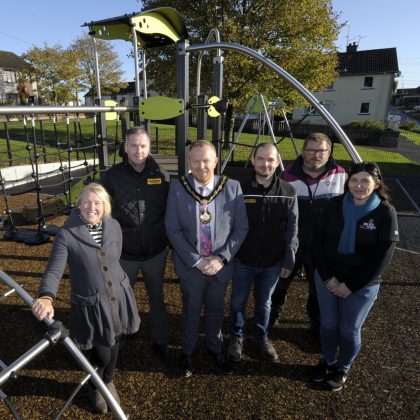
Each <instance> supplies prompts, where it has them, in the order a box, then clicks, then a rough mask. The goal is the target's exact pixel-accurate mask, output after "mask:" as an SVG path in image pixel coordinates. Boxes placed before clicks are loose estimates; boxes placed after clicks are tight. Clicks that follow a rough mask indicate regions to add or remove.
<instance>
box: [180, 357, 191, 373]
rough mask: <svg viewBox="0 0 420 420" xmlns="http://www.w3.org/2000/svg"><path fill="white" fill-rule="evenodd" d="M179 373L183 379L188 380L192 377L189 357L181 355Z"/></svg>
mask: <svg viewBox="0 0 420 420" xmlns="http://www.w3.org/2000/svg"><path fill="white" fill-rule="evenodd" d="M180 366H181V371H182V373H183V375H184V377H185V378H189V377H190V376H191V375H192V364H191V356H188V355H186V354H184V353H183V354H182V356H181V364H180Z"/></svg>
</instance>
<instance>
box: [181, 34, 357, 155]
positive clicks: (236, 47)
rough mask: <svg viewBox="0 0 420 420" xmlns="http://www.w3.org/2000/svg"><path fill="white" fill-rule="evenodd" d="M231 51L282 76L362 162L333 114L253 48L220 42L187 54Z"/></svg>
mask: <svg viewBox="0 0 420 420" xmlns="http://www.w3.org/2000/svg"><path fill="white" fill-rule="evenodd" d="M217 48H222V49H231V50H236V51H240V52H243V53H245V54H248V55H249V56H251V57H253V58H255V59H256V60H257V61H260V62H261V63H263V64H264V65H266V66H267V67H269V68H271V69H272V70H273V71H274V72H276V73H277V74H278V75H279V76H281V77H282V78H283V79H284V80H286V82H288V83H289V84H290V85H292V86H293V87H294V88H295V89H296V90H297V91H298V92H299V93H300V94H301V95H302V96H303V97H304V98H305V99H306V100H307V101H308V102H309V103H310V104H311V105H312V106H313V107H314V108H316V110H317V111H318V112H319V114H320V115H321V116H322V117H323V118H324V120H325V121H326V122H327V123H328V124H329V126H330V127H331V129H332V130H333V131H334V133H335V134H336V136H337V137H338V138H339V139H340V141H341V143H342V144H343V146H344V148H345V149H346V150H347V152H348V153H349V155H350V157H351V158H352V159H353V161H355V162H361V161H362V159H361V157H360V155H359V154H358V153H357V151H356V149H355V148H354V146H353V144H352V143H351V141H350V139H349V138H348V137H347V135H346V133H345V132H344V130H343V129H342V128H341V127H340V125H339V124H338V123H337V122H336V121H335V119H334V118H333V117H332V116H331V114H330V113H329V112H328V111H327V110H326V109H325V108H324V107H323V106H322V105H321V103H320V102H319V101H318V99H317V98H315V96H314V95H313V94H312V93H311V92H309V90H307V89H306V88H305V87H304V86H303V85H302V84H301V83H299V82H298V81H297V80H296V79H295V78H294V77H293V76H291V75H290V74H289V73H287V72H286V71H285V70H284V69H283V68H282V67H280V66H278V65H277V64H275V63H274V62H272V61H271V60H269V59H268V58H266V57H264V56H263V55H262V54H260V53H258V52H257V51H254V50H253V49H251V48H248V47H245V46H243V45H240V44H234V43H229V42H218V43H213V44H199V45H191V46H189V47H187V52H193V51H201V50H206V49H217Z"/></svg>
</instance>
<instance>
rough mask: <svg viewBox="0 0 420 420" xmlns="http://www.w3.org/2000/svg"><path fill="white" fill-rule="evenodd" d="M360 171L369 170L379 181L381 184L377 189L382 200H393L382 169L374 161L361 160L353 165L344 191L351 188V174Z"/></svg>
mask: <svg viewBox="0 0 420 420" xmlns="http://www.w3.org/2000/svg"><path fill="white" fill-rule="evenodd" d="M359 172H367V173H368V174H369V175H370V176H371V177H372V178H373V179H374V180H375V181H377V182H378V183H379V186H378V188H377V189H376V190H375V191H376V192H377V193H378V195H379V197H380V198H381V200H383V201H386V202H388V203H389V202H390V201H391V197H390V196H389V194H388V187H387V186H386V185H385V183H384V179H383V178H382V173H381V170H380V169H379V166H378V165H377V164H376V163H374V162H360V163H355V164H353V165H351V167H350V170H349V172H348V178H347V181H346V184H345V186H344V191H346V192H347V191H348V190H349V179H350V178H351V176H352V175H354V174H357V173H359Z"/></svg>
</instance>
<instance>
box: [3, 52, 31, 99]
mask: <svg viewBox="0 0 420 420" xmlns="http://www.w3.org/2000/svg"><path fill="white" fill-rule="evenodd" d="M25 65H26V63H25V61H24V60H23V59H22V58H20V57H19V56H17V55H16V54H15V53H13V52H10V51H0V104H1V105H26V104H27V103H29V104H38V92H37V88H36V83H35V82H34V83H31V82H29V81H22V82H21V85H20V86H19V77H18V73H19V71H20V70H22V69H23V68H24V67H25Z"/></svg>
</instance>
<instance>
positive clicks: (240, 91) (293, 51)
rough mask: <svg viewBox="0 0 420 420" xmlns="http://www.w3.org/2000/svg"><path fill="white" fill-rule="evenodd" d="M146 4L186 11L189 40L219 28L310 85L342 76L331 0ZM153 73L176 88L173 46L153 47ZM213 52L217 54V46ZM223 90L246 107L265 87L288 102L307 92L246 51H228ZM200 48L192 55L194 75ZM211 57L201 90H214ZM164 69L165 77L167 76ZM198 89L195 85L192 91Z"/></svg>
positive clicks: (158, 85)
mask: <svg viewBox="0 0 420 420" xmlns="http://www.w3.org/2000/svg"><path fill="white" fill-rule="evenodd" d="M141 3H142V4H143V7H144V10H147V9H152V8H156V7H161V6H169V7H173V8H175V9H176V10H178V11H179V12H180V13H181V14H182V15H183V17H184V20H185V23H186V25H187V28H188V31H189V34H190V43H191V44H197V43H202V42H204V41H205V40H206V38H207V35H208V33H209V31H210V30H211V29H212V28H218V29H219V31H220V34H221V40H222V41H225V42H234V43H239V44H242V45H244V46H247V47H250V48H252V49H254V50H256V51H260V52H261V53H262V54H263V55H264V56H266V57H268V58H269V59H271V60H272V61H274V62H275V63H277V64H278V65H280V66H281V67H283V68H284V69H285V70H286V71H287V72H288V73H290V74H291V75H292V76H293V77H295V78H296V79H297V80H299V81H300V82H301V83H302V84H303V85H304V86H305V87H306V88H308V89H309V90H311V91H315V90H319V89H323V88H325V87H327V86H329V85H331V83H332V82H333V81H334V79H335V78H336V76H337V73H336V70H335V69H336V67H337V54H336V47H335V45H334V41H335V40H336V38H337V34H338V30H339V28H340V25H339V24H338V23H337V17H338V15H337V14H336V13H335V12H334V11H333V9H332V6H331V0H299V1H297V0H241V1H239V0H223V1H217V0H205V1H204V0H197V1H194V2H190V1H189V0H163V1H161V0H143V1H141ZM147 54H148V58H150V59H151V61H150V63H149V65H148V68H147V69H148V77H149V78H150V79H153V81H154V87H155V89H156V90H158V91H161V92H169V93H170V94H174V93H175V87H176V83H175V77H176V76H175V75H176V61H175V55H174V54H175V53H174V48H173V47H167V48H164V49H159V50H157V51H154V50H150V51H148V52H147ZM211 54H214V53H213V52H212V53H211ZM224 56H225V65H224V96H225V97H227V98H228V99H229V100H230V101H231V102H232V103H233V104H234V106H235V107H236V109H238V108H239V109H241V110H244V108H245V104H246V102H247V99H249V98H250V97H251V96H253V95H254V94H256V93H263V94H265V95H267V97H268V98H269V99H273V98H278V97H281V98H283V100H284V101H285V103H286V105H288V106H289V107H293V106H295V105H298V104H299V105H302V104H303V103H304V100H303V98H302V96H301V95H300V94H299V93H298V92H296V91H295V90H294V89H293V88H291V87H290V86H289V85H288V83H287V82H285V81H283V79H282V78H280V77H279V76H277V75H276V74H274V72H272V71H271V70H269V69H266V68H265V67H261V66H260V64H259V63H257V62H256V61H255V60H253V59H251V58H249V57H247V56H246V55H244V54H242V53H238V52H235V51H229V50H226V51H224ZM196 58H197V54H196V53H194V54H192V55H191V58H190V63H191V69H192V71H191V75H190V77H191V81H193V80H195V71H196V69H195V66H194V64H195V63H196ZM211 61H212V60H211V59H204V60H203V69H202V89H201V91H202V93H208V94H211V77H212V74H211V73H212V71H211ZM163 75H164V77H163ZM192 93H193V94H194V91H193V92H192Z"/></svg>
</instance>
